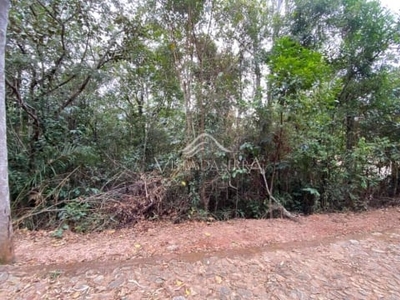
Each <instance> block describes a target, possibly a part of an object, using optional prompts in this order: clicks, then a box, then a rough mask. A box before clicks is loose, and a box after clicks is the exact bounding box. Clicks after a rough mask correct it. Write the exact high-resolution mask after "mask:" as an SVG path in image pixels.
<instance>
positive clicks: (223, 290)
mask: <svg viewBox="0 0 400 300" xmlns="http://www.w3.org/2000/svg"><path fill="white" fill-rule="evenodd" d="M219 293H220V294H221V295H225V296H227V295H229V294H230V293H231V290H230V289H229V288H228V287H226V286H221V287H220V288H219Z"/></svg>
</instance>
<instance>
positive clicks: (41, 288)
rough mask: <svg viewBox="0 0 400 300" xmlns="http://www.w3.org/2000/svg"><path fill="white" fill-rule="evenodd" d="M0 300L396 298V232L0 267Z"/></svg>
mask: <svg viewBox="0 0 400 300" xmlns="http://www.w3.org/2000/svg"><path fill="white" fill-rule="evenodd" d="M0 299H172V300H185V299H235V300H236V299H392V300H398V299H400V229H394V230H390V231H386V232H373V233H368V234H362V235H358V236H357V235H353V236H347V237H341V238H336V239H335V238H329V239H325V240H321V241H319V242H315V241H313V242H298V243H287V244H276V245H270V246H267V247H263V248H249V249H240V250H234V251H225V252H216V253H212V254H207V253H191V254H186V255H181V256H179V257H173V256H171V257H158V258H149V259H143V260H126V261H111V262H105V263H96V262H89V263H81V264H74V265H64V266H62V265H55V266H46V267H40V266H33V267H25V268H24V267H23V266H19V267H12V266H11V267H10V266H7V267H0Z"/></svg>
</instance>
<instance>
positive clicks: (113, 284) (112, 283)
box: [108, 277, 125, 289]
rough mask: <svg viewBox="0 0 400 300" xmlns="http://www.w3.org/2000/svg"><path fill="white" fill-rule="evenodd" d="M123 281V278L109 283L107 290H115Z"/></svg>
mask: <svg viewBox="0 0 400 300" xmlns="http://www.w3.org/2000/svg"><path fill="white" fill-rule="evenodd" d="M124 281H125V280H124V278H123V277H120V278H117V279H115V280H113V281H111V282H110V283H109V284H108V288H110V289H115V288H117V287H119V286H120V285H121V284H123V283H124Z"/></svg>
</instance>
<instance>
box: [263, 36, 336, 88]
mask: <svg viewBox="0 0 400 300" xmlns="http://www.w3.org/2000/svg"><path fill="white" fill-rule="evenodd" d="M267 63H268V65H269V66H270V68H271V74H270V80H271V81H272V82H273V85H274V89H275V90H276V92H277V93H278V94H281V95H283V96H286V95H292V94H294V93H295V92H296V91H300V90H308V89H310V88H311V87H312V86H313V85H314V84H315V83H318V81H320V80H322V79H323V76H324V75H326V73H327V72H328V70H329V68H328V66H327V65H326V64H325V63H324V60H323V57H322V55H321V53H319V52H317V51H313V50H309V49H307V48H305V47H303V46H301V45H300V43H298V42H296V41H295V40H294V39H293V38H291V37H282V38H280V39H278V40H277V41H276V42H275V44H274V46H273V48H272V50H271V54H270V55H269V56H268V59H267Z"/></svg>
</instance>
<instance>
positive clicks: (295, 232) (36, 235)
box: [15, 208, 400, 267]
mask: <svg viewBox="0 0 400 300" xmlns="http://www.w3.org/2000/svg"><path fill="white" fill-rule="evenodd" d="M299 221H300V222H293V221H289V220H283V219H273V220H243V219H237V220H232V221H227V222H208V223H207V222H186V223H183V224H171V223H167V222H150V221H146V222H141V223H139V224H136V226H134V227H133V228H126V229H121V230H109V231H104V232H101V233H90V234H77V233H72V232H66V233H65V234H64V237H63V238H62V239H56V238H54V237H52V236H51V232H47V231H37V232H29V231H25V230H19V231H16V233H15V246H16V257H17V262H16V266H24V267H28V266H34V265H40V266H44V265H56V264H57V265H59V264H65V265H68V264H74V263H82V262H91V261H96V262H105V261H115V260H134V259H145V258H151V257H160V256H172V257H175V256H178V255H183V254H186V255H187V254H190V253H199V252H200V253H204V252H206V253H217V252H221V251H228V252H229V251H233V252H235V251H237V252H238V253H239V252H240V251H241V249H251V248H256V247H265V246H267V245H270V246H271V245H274V244H282V243H293V242H318V241H321V240H323V239H326V238H333V237H340V236H348V235H351V234H362V233H370V232H376V231H385V230H389V229H391V228H396V227H398V226H399V225H400V209H399V208H388V209H380V210H372V211H368V212H363V213H359V214H354V213H341V214H325V215H312V216H309V217H299ZM228 252H227V253H228Z"/></svg>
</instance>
